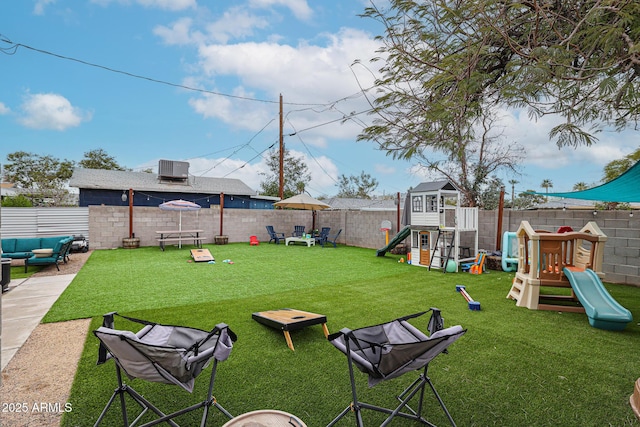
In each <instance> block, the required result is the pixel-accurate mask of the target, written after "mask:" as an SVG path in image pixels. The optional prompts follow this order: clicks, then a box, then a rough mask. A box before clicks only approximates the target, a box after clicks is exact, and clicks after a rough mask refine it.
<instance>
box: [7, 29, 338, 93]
mask: <svg viewBox="0 0 640 427" xmlns="http://www.w3.org/2000/svg"><path fill="white" fill-rule="evenodd" d="M0 41H2V42H4V43H7V44H10V45H11V46H10V47H8V48H0V52H2V53H4V54H6V55H15V54H16V53H17V52H18V49H19V48H21V47H23V48H25V49H29V50H31V51H34V52H38V53H42V54H45V55H49V56H53V57H56V58H59V59H64V60H67V61H73V62H77V63H79V64H82V65H87V66H90V67H95V68H99V69H102V70H105V71H109V72H112V73H117V74H122V75H125V76H127V77H133V78H136V79H141V80H147V81H150V82H153V83H159V84H163V85H167V86H172V87H177V88H180V89H185V90H189V91H193V92H200V93H206V94H209V95H217V96H224V97H227V98H234V99H240V100H243V101H253V102H262V103H266V104H278V103H279V101H272V100H268V99H258V98H251V97H247V96H239V95H231V94H228V93H222V92H215V91H212V90H206V89H200V88H196V87H192V86H186V85H183V84H179V83H172V82H168V81H166V80H160V79H156V78H153V77H147V76H143V75H140V74H135V73H131V72H129V71H124V70H119V69H116V68H112V67H107V66H105V65H100V64H96V63H93V62H89V61H85V60H82V59H78V58H73V57H71V56H66V55H61V54H59V53H55V52H51V51H48V50H44V49H38V48H36V47H33V46H29V45H26V44H23V43H14V42H12V41H11V40H9V39H8V38H7V37H5V36H4V35H2V34H0ZM286 104H287V105H316V106H322V105H326V104H305V103H294V102H288V103H286Z"/></svg>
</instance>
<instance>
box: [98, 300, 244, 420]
mask: <svg viewBox="0 0 640 427" xmlns="http://www.w3.org/2000/svg"><path fill="white" fill-rule="evenodd" d="M115 315H117V313H115V312H112V313H107V314H105V315H104V319H103V326H101V327H100V328H98V329H96V330H95V331H93V333H94V335H95V336H96V337H97V338H98V339H99V340H100V349H99V355H98V364H99V365H100V364H102V363H104V362H106V361H107V360H108V359H110V358H113V359H114V360H115V367H116V376H117V380H118V387H117V388H116V389H115V391H114V392H113V394H112V395H111V399H109V402H108V403H107V405H106V406H105V408H104V409H103V411H102V413H101V414H100V417H99V418H98V420H97V421H96V423H95V425H94V426H98V425H100V423H101V422H102V420H103V419H104V417H105V415H106V414H107V411H108V410H109V408H110V407H111V404H112V403H113V402H114V401H115V399H116V398H117V397H119V398H120V406H121V410H122V420H123V424H124V425H125V426H127V427H130V426H134V425H137V423H138V422H139V421H141V420H142V419H143V416H145V414H147V412H148V411H151V412H153V413H155V415H156V416H157V418H156V419H154V420H151V421H149V422H147V423H145V424H142V425H141V426H139V427H147V426H152V425H156V424H160V423H163V422H166V423H167V424H169V425H171V426H173V427H178V424H176V423H175V421H173V418H176V417H178V416H180V415H183V414H186V413H188V412H191V411H194V410H197V409H200V408H203V411H204V412H203V414H202V420H201V424H200V425H201V427H204V426H205V424H206V423H207V418H208V416H209V408H210V407H211V406H214V407H215V408H217V409H219V410H220V412H222V413H223V414H224V415H225V416H227V417H228V418H233V416H232V415H231V414H230V413H229V412H227V410H225V409H224V408H223V407H222V406H221V405H220V404H219V403H218V402H217V401H216V399H215V397H213V384H214V380H215V376H216V371H217V365H218V362H221V361H224V360H226V359H227V358H228V357H229V354H230V353H231V349H232V348H233V342H234V341H236V339H237V337H236V335H235V334H234V333H233V332H232V331H231V329H229V327H228V326H227V325H226V324H224V323H220V324H218V325H216V326H215V328H213V330H211V331H209V332H207V331H203V330H200V329H195V328H189V327H183V326H169V325H161V324H158V323H153V322H148V321H145V320H140V319H133V318H131V317H126V316H120V317H122V318H125V319H128V320H130V321H133V322H136V323H140V324H143V325H144V327H142V329H141V330H140V331H138V332H137V333H134V332H130V331H123V330H117V329H115V328H114V316H115ZM211 360H213V366H212V368H211V376H210V379H209V389H208V392H207V396H206V398H205V399H204V400H203V401H202V402H199V403H197V404H195V405H192V406H189V407H188V408H184V409H181V410H178V411H176V412H173V413H170V414H165V413H164V412H162V411H161V410H160V409H158V408H157V407H156V406H154V405H153V404H152V403H151V402H150V401H148V400H147V399H146V398H144V397H143V396H142V395H141V394H140V393H138V392H136V391H135V390H134V389H133V388H132V387H131V386H129V385H128V384H125V383H124V382H123V379H122V371H124V372H125V373H126V374H127V376H128V377H129V378H130V379H134V378H139V379H142V380H145V381H150V382H157V383H165V384H173V385H177V386H180V387H182V388H183V389H184V390H186V391H188V392H189V393H191V392H192V391H193V387H194V383H195V378H196V377H197V376H198V375H199V374H200V373H201V372H202V371H203V370H204V369H205V368H206V367H207V365H209V363H210V362H211ZM126 396H129V397H131V398H132V399H133V401H134V402H135V403H137V404H138V405H139V406H140V411H139V413H138V415H137V416H136V418H135V419H134V420H133V422H131V424H129V412H128V411H127V407H126V399H125V397H126Z"/></svg>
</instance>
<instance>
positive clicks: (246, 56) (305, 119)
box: [191, 29, 378, 141]
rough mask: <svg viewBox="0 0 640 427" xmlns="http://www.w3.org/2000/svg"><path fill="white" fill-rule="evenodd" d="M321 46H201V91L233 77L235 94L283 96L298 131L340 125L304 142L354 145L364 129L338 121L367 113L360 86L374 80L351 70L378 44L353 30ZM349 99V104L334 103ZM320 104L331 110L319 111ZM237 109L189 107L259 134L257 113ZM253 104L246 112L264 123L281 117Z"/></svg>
mask: <svg viewBox="0 0 640 427" xmlns="http://www.w3.org/2000/svg"><path fill="white" fill-rule="evenodd" d="M323 41H325V45H318V44H316V45H312V44H310V43H300V44H299V45H297V46H289V45H282V44H277V43H270V42H262V43H255V42H247V43H237V44H232V45H225V44H207V45H202V46H200V48H199V55H200V63H199V67H200V71H201V76H200V77H198V78H199V81H200V82H202V83H201V84H202V85H204V86H211V83H210V82H211V81H212V80H214V79H227V80H228V77H229V76H231V77H233V78H234V79H236V80H237V84H236V92H239V93H247V92H248V91H247V90H246V89H245V88H248V87H250V88H252V91H253V92H255V93H258V94H260V93H263V94H264V95H262V96H260V95H257V96H255V97H256V98H260V99H267V100H273V101H276V100H277V99H278V97H279V94H282V95H283V99H284V102H285V112H286V113H287V121H288V123H289V125H290V126H292V127H294V128H295V129H296V130H297V131H300V130H303V129H308V128H312V127H314V126H319V125H323V124H325V123H328V122H331V121H333V120H336V122H335V123H334V124H333V125H331V126H322V128H321V130H320V129H319V130H318V131H316V132H318V133H316V132H311V133H305V138H313V137H314V135H319V132H322V135H323V137H325V138H348V139H353V138H355V136H356V135H357V133H358V132H359V131H360V130H361V129H362V126H361V124H359V123H358V122H356V121H347V122H346V123H345V124H341V123H340V120H341V119H342V118H343V117H345V116H349V115H350V114H351V113H352V112H361V111H364V110H367V109H368V108H369V105H368V104H367V103H366V102H365V99H364V97H362V96H361V95H360V94H359V92H360V86H362V87H364V88H367V87H369V86H371V85H372V83H373V78H374V77H373V76H372V73H371V72H370V71H369V70H367V69H366V68H364V67H361V66H358V67H354V68H353V69H352V68H351V64H352V63H353V62H354V60H356V59H358V58H362V57H364V58H367V57H369V56H372V55H373V54H374V52H375V50H376V49H377V47H378V44H377V43H376V42H375V41H373V40H372V39H371V37H370V36H369V35H368V34H366V33H364V32H362V31H359V30H352V29H343V30H342V31H340V32H339V33H338V34H325V38H324V39H323ZM356 76H357V77H356ZM207 81H208V82H209V83H206V82H207ZM359 84H360V86H359ZM351 96H352V98H349V100H348V102H344V101H343V102H334V101H337V100H340V99H343V98H348V97H351ZM214 97H215V96H214ZM204 98H208V97H204ZM319 102H326V103H327V105H318V103H319ZM239 103H242V101H237V102H236V101H219V100H216V101H214V100H211V99H209V100H207V102H204V99H203V98H202V97H201V98H198V99H194V100H192V102H191V105H192V106H194V108H195V107H198V109H197V111H198V112H199V113H200V114H202V115H204V116H206V117H217V118H220V119H222V120H224V121H228V123H230V124H231V123H233V125H234V126H240V127H245V128H247V129H255V127H256V126H257V125H262V124H263V122H255V121H254V118H255V112H254V114H245V115H241V116H239V115H238V114H236V113H237V111H233V109H234V108H235V109H237V108H238V105H237V104H239ZM309 103H313V104H314V105H311V104H309ZM329 103H333V104H329ZM246 104H249V103H246ZM250 104H251V105H246V106H244V107H243V108H246V109H257V110H261V111H265V113H262V114H261V115H263V116H265V117H273V115H274V112H276V111H277V110H276V108H274V105H272V104H269V103H266V104H260V103H255V102H254V103H250ZM245 113H246V112H245ZM357 119H358V120H365V119H366V116H364V115H360V116H357ZM319 141H320V140H319Z"/></svg>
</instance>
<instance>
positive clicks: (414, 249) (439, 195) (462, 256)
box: [405, 181, 478, 272]
mask: <svg viewBox="0 0 640 427" xmlns="http://www.w3.org/2000/svg"><path fill="white" fill-rule="evenodd" d="M405 209H407V211H408V212H407V213H408V224H410V225H409V226H408V227H409V228H410V236H411V249H410V256H411V265H415V266H420V267H428V268H429V269H431V268H438V269H442V271H443V272H451V271H456V270H457V267H458V266H459V265H460V263H461V262H464V261H467V262H470V261H473V260H474V257H475V256H476V254H477V253H478V208H468V207H461V199H460V191H459V189H458V188H457V187H456V186H455V185H454V184H453V183H452V182H450V181H435V182H423V183H421V184H419V185H418V186H417V187H416V188H415V189H413V190H411V192H410V193H409V196H408V205H407V206H406V207H405ZM407 231H408V230H407ZM461 242H464V244H463V245H461ZM407 255H409V254H407ZM451 266H453V268H451Z"/></svg>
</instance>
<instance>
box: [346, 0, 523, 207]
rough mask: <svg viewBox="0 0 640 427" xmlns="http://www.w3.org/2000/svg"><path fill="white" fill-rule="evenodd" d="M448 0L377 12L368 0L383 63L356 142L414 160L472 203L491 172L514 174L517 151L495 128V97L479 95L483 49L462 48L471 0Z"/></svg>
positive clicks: (484, 76) (394, 5) (485, 76)
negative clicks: (379, 28) (368, 118)
mask: <svg viewBox="0 0 640 427" xmlns="http://www.w3.org/2000/svg"><path fill="white" fill-rule="evenodd" d="M450 3H451V2H445V1H430V2H417V1H406V0H402V1H401V0H392V1H390V3H389V7H388V8H386V9H384V10H382V9H379V8H378V7H376V6H375V4H374V2H373V1H372V2H371V4H372V6H371V7H368V8H366V9H365V13H364V16H365V17H369V18H372V19H375V20H377V21H379V22H381V23H382V25H383V26H384V28H385V30H384V35H381V36H378V37H377V40H378V41H380V42H381V43H382V47H381V48H380V50H379V52H378V53H379V54H380V56H379V57H377V58H374V59H373V61H374V62H375V61H384V63H383V64H382V67H381V69H380V71H381V73H382V77H381V78H379V79H378V80H376V82H375V86H376V89H377V92H376V97H375V98H374V99H371V98H368V99H369V102H370V104H371V107H372V110H371V114H372V115H373V117H374V119H373V123H372V124H371V125H370V126H367V127H365V128H364V129H363V131H362V132H361V133H360V135H358V140H359V141H375V142H376V143H377V144H378V146H379V148H380V149H382V150H383V151H386V152H387V154H389V155H391V156H393V157H394V158H400V159H406V160H409V159H413V160H417V161H418V162H419V163H420V164H421V165H422V166H424V167H425V168H426V169H427V170H428V171H429V172H436V173H437V174H439V175H443V176H445V177H446V178H447V179H449V180H450V181H451V182H453V183H454V184H456V185H457V187H458V188H460V190H461V192H462V196H463V199H464V201H463V203H464V204H466V205H469V206H478V205H479V204H480V198H481V194H482V192H483V191H485V190H487V189H488V188H489V187H490V186H491V183H490V181H491V176H492V175H494V174H495V173H496V172H498V171H500V170H508V171H511V172H514V173H517V171H516V168H517V165H518V163H519V162H520V161H521V159H522V158H523V155H524V152H523V150H522V148H521V147H520V146H519V145H518V144H517V143H516V142H514V141H506V140H505V139H504V137H503V133H502V131H501V129H499V128H498V127H497V126H496V121H497V120H498V118H499V117H498V113H497V111H498V110H497V108H495V100H494V99H493V98H492V97H490V96H489V97H487V96H485V93H484V86H485V85H486V84H487V80H489V79H490V76H489V74H490V73H489V71H487V70H483V69H479V67H481V64H479V63H478V62H479V61H483V60H484V59H482V57H483V56H484V54H483V53H482V51H475V49H473V48H469V46H467V45H466V41H467V40H469V41H470V40H471V39H472V38H473V34H474V28H472V27H473V25H474V23H473V19H472V17H473V13H471V12H472V10H473V11H474V12H477V13H480V11H478V10H476V9H475V6H474V5H476V4H477V3H478V2H456V3H453V4H450ZM480 3H482V2H480ZM460 13H462V15H460V16H459V14H460ZM469 19H470V21H469V25H468V24H467V20H469ZM467 33H469V34H467ZM477 48H480V46H477ZM460 52H462V53H460Z"/></svg>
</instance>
